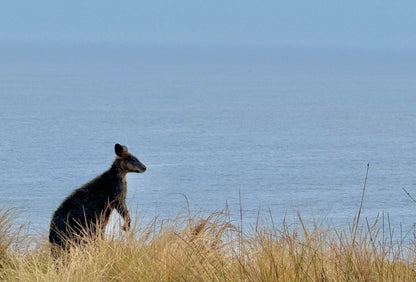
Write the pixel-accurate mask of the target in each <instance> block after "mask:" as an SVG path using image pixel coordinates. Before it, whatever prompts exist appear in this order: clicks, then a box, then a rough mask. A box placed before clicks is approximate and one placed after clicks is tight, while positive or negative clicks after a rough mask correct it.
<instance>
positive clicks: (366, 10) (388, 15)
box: [0, 0, 416, 50]
mask: <svg viewBox="0 0 416 282" xmlns="http://www.w3.org/2000/svg"><path fill="white" fill-rule="evenodd" d="M415 15H416V1H408V0H403V1H385V0H361V1H355V0H350V1H345V0H343V1H340V0H325V1H310V0H290V1H279V0H275V1H268V0H257V1H246V0H239V1H234V0H230V1H227V0H221V1H216V0H215V1H213V0H203V1H201V0H175V1H173V0H152V1H132V0H131V1H108V0H83V1H62V0H54V1H45V0H38V1H32V0H30V1H16V0H3V1H2V3H1V9H0V43H3V44H6V43H13V44H27V43H57V44H93V43H98V44H103V43H108V44H119V45H128V44H136V45H137V44H144V45H146V44H147V45H152V44H159V45H205V46H211V45H214V46H222V45H229V46H254V47H255V46H275V47H276V46H277V47H287V46H289V47H291V46H295V47H330V48H363V49H388V50H389V49H393V50H402V49H406V50H412V49H413V48H415V47H416V34H415V27H416V16H415Z"/></svg>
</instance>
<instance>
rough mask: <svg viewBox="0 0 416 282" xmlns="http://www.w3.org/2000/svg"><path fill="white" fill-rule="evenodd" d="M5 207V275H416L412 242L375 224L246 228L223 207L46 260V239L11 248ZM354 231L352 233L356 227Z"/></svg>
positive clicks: (13, 240) (1, 233)
mask: <svg viewBox="0 0 416 282" xmlns="http://www.w3.org/2000/svg"><path fill="white" fill-rule="evenodd" d="M13 212H14V211H13V210H0V246H1V249H0V250H1V251H2V253H1V261H2V264H1V265H0V280H5V281H416V271H415V263H416V259H415V253H416V248H415V246H410V247H409V249H407V250H406V252H403V251H401V250H402V249H401V248H398V247H397V248H395V247H394V246H392V245H390V244H387V243H386V242H383V241H382V240H379V238H378V234H379V229H378V227H377V226H378V224H377V223H375V224H374V225H372V226H370V225H364V226H365V228H364V227H363V228H357V227H355V226H352V227H351V228H346V230H345V231H337V230H334V229H332V230H320V229H319V228H318V227H315V228H313V229H312V230H310V231H308V230H307V229H306V228H305V227H304V225H303V222H302V220H301V219H300V224H299V226H300V228H298V229H294V230H289V228H288V227H287V226H286V225H285V224H283V226H282V227H281V228H280V229H278V228H276V227H273V224H272V226H265V227H259V226H258V225H257V226H256V227H254V228H253V230H252V231H251V232H249V233H247V234H242V232H241V230H240V228H238V227H236V226H234V225H233V224H231V223H230V221H229V217H228V215H227V212H223V213H214V214H212V215H211V216H210V217H208V218H205V219H200V218H198V217H196V216H194V217H192V218H189V217H186V218H184V217H182V218H176V219H172V220H165V221H163V220H157V219H155V220H154V221H153V222H152V223H150V224H147V225H146V226H140V225H139V224H136V225H135V226H133V227H132V231H130V232H128V233H122V234H115V233H113V234H110V235H109V236H108V237H107V238H106V239H105V240H98V241H95V242H93V243H90V244H88V245H87V246H86V247H83V248H75V249H72V251H71V252H70V253H69V254H65V255H63V256H62V257H60V258H59V259H56V260H54V259H52V258H51V256H50V250H49V245H48V243H47V240H46V238H40V239H37V240H36V242H37V244H36V245H35V246H33V242H32V241H31V246H32V247H31V248H20V249H18V248H13V247H12V246H13V244H17V243H19V244H28V242H26V243H22V242H18V241H19V240H20V237H19V236H18V233H16V232H15V231H13V228H12V225H10V224H11V223H12V221H11V219H12V215H13ZM357 229H358V231H356V230H357Z"/></svg>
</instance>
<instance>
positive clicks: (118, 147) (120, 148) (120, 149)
mask: <svg viewBox="0 0 416 282" xmlns="http://www.w3.org/2000/svg"><path fill="white" fill-rule="evenodd" d="M114 151H115V152H116V155H117V156H119V157H121V155H122V154H123V146H121V145H120V144H116V145H115V146H114Z"/></svg>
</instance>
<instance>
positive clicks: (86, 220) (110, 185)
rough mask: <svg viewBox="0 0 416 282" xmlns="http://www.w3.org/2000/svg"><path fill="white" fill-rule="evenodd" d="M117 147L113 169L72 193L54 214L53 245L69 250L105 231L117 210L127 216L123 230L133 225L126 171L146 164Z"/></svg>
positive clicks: (138, 168) (51, 238)
mask: <svg viewBox="0 0 416 282" xmlns="http://www.w3.org/2000/svg"><path fill="white" fill-rule="evenodd" d="M114 149H115V153H116V159H115V160H114V162H113V164H112V166H111V167H110V169H108V170H107V171H106V172H104V173H103V174H101V175H99V176H97V177H96V178H94V179H93V180H91V181H90V182H88V183H86V184H84V185H83V186H82V187H80V188H78V189H76V190H75V191H74V192H72V194H70V195H69V196H68V197H67V198H66V199H65V200H64V201H63V202H62V204H61V205H60V206H59V207H58V209H57V210H56V211H55V213H54V214H53V217H52V221H51V225H50V231H49V241H50V242H51V243H52V245H57V246H60V247H62V248H64V249H68V248H69V246H70V245H71V244H73V243H79V242H81V240H82V238H83V237H86V236H92V237H94V236H98V235H102V234H104V232H105V227H106V225H107V223H108V220H109V218H110V215H111V212H112V211H113V210H114V209H116V210H117V212H118V213H119V214H120V215H121V216H122V217H123V219H124V226H123V230H128V229H129V228H130V216H129V211H128V210H127V206H126V194H127V182H126V174H127V173H129V172H137V173H143V172H145V171H146V166H144V165H143V164H142V163H141V162H140V161H139V160H138V159H137V158H136V157H135V156H133V155H132V154H130V153H128V150H127V147H126V146H122V145H120V144H116V145H115V147H114Z"/></svg>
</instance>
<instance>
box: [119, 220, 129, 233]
mask: <svg viewBox="0 0 416 282" xmlns="http://www.w3.org/2000/svg"><path fill="white" fill-rule="evenodd" d="M121 229H122V230H123V231H129V230H130V222H129V223H127V224H124V225H123V226H122V227H121Z"/></svg>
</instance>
